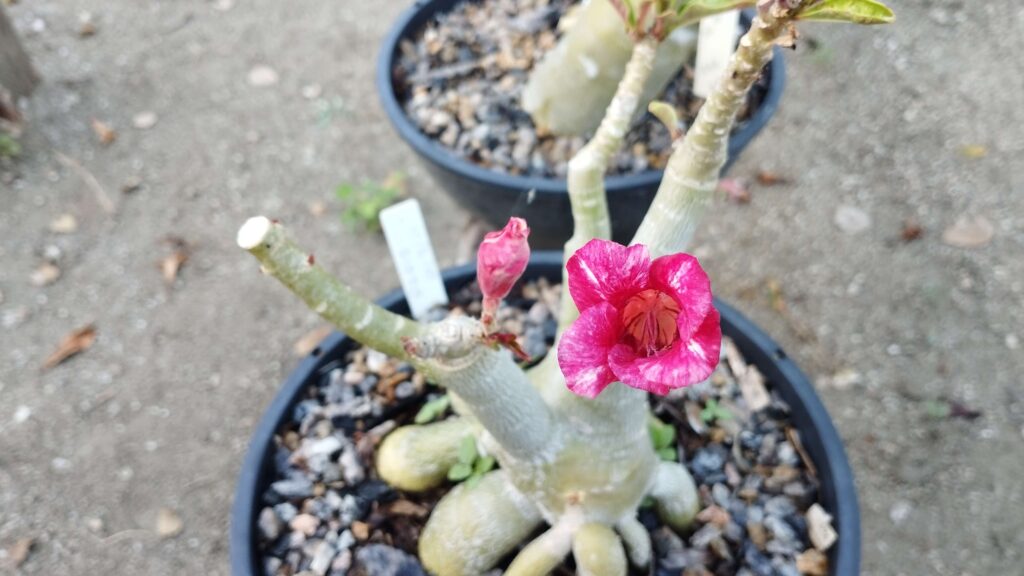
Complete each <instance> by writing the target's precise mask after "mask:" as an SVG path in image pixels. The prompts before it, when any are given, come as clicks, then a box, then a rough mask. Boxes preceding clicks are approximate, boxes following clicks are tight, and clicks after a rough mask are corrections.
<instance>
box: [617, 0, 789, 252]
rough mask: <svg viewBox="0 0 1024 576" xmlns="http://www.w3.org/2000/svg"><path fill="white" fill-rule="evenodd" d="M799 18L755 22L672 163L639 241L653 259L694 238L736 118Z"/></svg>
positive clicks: (762, 17) (765, 17) (771, 16)
mask: <svg viewBox="0 0 1024 576" xmlns="http://www.w3.org/2000/svg"><path fill="white" fill-rule="evenodd" d="M796 12H798V8H794V9H792V10H788V11H787V10H779V9H778V8H777V7H774V6H773V7H772V8H770V9H768V10H765V11H762V13H760V14H759V15H758V16H756V17H755V18H754V21H753V23H752V24H751V26H750V30H749V31H748V32H747V33H746V34H745V35H744V36H743V38H741V39H740V45H739V48H738V49H737V50H736V53H735V54H733V56H732V59H731V60H730V61H729V67H728V68H727V69H726V71H725V74H724V75H723V76H722V78H721V80H719V82H718V86H717V87H716V88H715V90H714V92H712V93H711V96H709V97H708V99H707V101H706V102H705V103H704V105H703V106H702V107H701V109H700V112H699V113H698V114H697V119H696V120H694V123H693V125H692V126H691V127H690V129H689V131H688V132H687V133H686V136H685V138H684V139H683V141H682V143H681V145H680V146H679V147H677V148H676V150H675V152H673V153H672V156H671V157H670V158H669V161H668V165H667V166H666V167H665V176H664V178H663V179H662V181H661V186H660V187H659V188H658V193H657V195H656V196H655V197H654V202H653V203H652V204H651V207H650V209H649V210H648V211H647V215H646V216H645V217H644V220H643V222H642V223H641V224H640V228H639V229H638V230H637V233H636V236H634V237H633V243H634V244H646V245H647V247H648V249H649V250H650V252H651V255H652V256H654V257H658V256H661V255H664V254H672V253H676V252H681V251H683V250H685V249H686V247H687V245H688V244H689V242H690V240H691V239H692V238H693V234H694V232H695V231H696V228H697V224H698V223H699V222H700V219H701V217H702V216H703V214H704V211H705V210H706V208H707V206H708V205H709V204H710V203H711V200H712V198H713V195H714V192H715V188H716V187H717V184H718V176H719V172H720V171H721V168H722V165H724V164H725V161H726V154H727V149H728V143H729V132H730V130H731V129H732V126H733V124H734V123H735V120H736V115H737V114H738V113H739V110H740V108H742V106H743V103H744V101H745V99H746V95H747V93H748V92H749V91H750V88H751V86H753V84H754V82H755V81H756V80H757V78H758V77H759V76H760V75H761V70H762V69H763V68H764V67H765V65H767V64H768V62H769V61H771V59H772V50H773V47H774V46H775V43H776V41H777V40H778V39H779V38H780V37H782V36H783V35H784V34H785V33H786V32H787V31H788V29H789V25H790V23H791V22H792V21H793V19H794V17H793V15H794V14H795V13H796Z"/></svg>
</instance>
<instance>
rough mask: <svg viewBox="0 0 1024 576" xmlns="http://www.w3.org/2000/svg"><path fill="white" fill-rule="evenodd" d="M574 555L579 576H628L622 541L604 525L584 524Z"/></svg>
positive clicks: (574, 548)
mask: <svg viewBox="0 0 1024 576" xmlns="http://www.w3.org/2000/svg"><path fill="white" fill-rule="evenodd" d="M572 555H573V558H575V559H576V572H577V574H579V576H626V571H627V568H628V567H627V565H626V552H625V551H624V550H623V549H622V540H619V537H618V535H616V534H615V531H613V530H612V529H611V528H609V527H608V526H605V525H604V524H596V523H591V524H584V525H583V526H582V527H581V528H580V529H579V532H577V533H576V538H575V539H574V540H573V543H572Z"/></svg>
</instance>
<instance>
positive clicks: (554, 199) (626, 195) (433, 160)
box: [377, 0, 785, 249]
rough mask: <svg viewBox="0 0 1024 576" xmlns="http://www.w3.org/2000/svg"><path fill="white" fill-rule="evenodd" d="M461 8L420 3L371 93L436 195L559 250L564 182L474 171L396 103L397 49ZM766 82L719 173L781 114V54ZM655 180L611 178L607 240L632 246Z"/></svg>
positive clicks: (393, 41)
mask: <svg viewBox="0 0 1024 576" xmlns="http://www.w3.org/2000/svg"><path fill="white" fill-rule="evenodd" d="M463 1H465V0H418V1H417V2H416V3H415V4H414V5H413V6H412V7H411V8H409V9H408V10H406V11H405V12H404V13H403V14H402V15H401V16H400V17H399V18H398V22H396V23H395V25H394V27H393V28H392V29H391V32H390V33H389V34H388V35H387V37H386V38H385V39H384V45H383V46H382V47H381V53H380V59H379V61H378V65H377V90H378V92H379V93H380V99H381V104H382V105H383V107H384V111H385V112H386V113H387V116H388V119H390V120H391V124H392V125H393V126H394V127H395V130H396V131H397V132H398V135H399V136H401V137H402V139H403V140H405V141H406V143H408V144H409V146H411V147H412V149H413V150H415V151H416V154H417V155H418V156H419V157H420V159H421V160H422V161H423V163H424V164H425V165H426V167H427V169H428V170H429V172H430V173H431V174H432V175H433V177H434V178H435V180H437V182H438V183H439V184H440V185H441V187H442V188H443V189H444V190H446V191H447V192H448V194H450V195H451V196H452V197H453V198H455V200H456V201H458V202H459V203H460V204H462V206H464V207H465V208H467V209H468V210H470V211H472V212H474V213H476V214H478V215H479V216H481V217H482V218H484V220H486V221H487V222H488V223H489V224H490V225H491V226H492V227H495V228H500V227H501V226H503V225H504V224H505V222H507V221H508V218H509V216H521V217H523V218H526V220H527V221H528V222H529V223H530V229H531V234H530V244H532V245H533V246H536V247H540V248H555V249H561V247H562V245H563V244H564V243H565V241H566V240H567V239H568V238H569V234H571V233H572V229H573V226H572V213H571V212H570V207H569V195H568V191H567V190H566V184H565V179H561V178H540V177H527V176H514V175H512V174H507V173H504V172H497V171H494V170H489V169H487V168H484V167H482V166H478V165H476V164H474V163H472V162H470V161H469V160H466V159H465V158H462V157H460V156H458V155H456V154H455V153H454V152H452V151H451V150H449V149H448V148H445V147H444V146H443V145H442V144H440V143H439V142H437V141H436V140H435V139H434V138H431V137H430V136H427V135H426V134H424V133H423V132H421V131H420V129H419V127H417V126H416V124H414V123H413V121H412V120H411V119H410V118H409V117H408V116H407V115H406V113H405V110H404V109H403V108H402V104H401V103H400V102H399V100H398V96H397V93H396V90H395V79H394V77H393V74H392V71H393V70H394V69H395V62H396V60H397V58H398V51H399V48H398V46H399V43H400V42H401V41H402V40H403V39H406V38H411V37H412V36H413V35H414V34H416V33H417V32H418V31H419V30H422V29H423V27H425V26H426V25H427V23H428V22H430V20H431V19H433V18H434V17H435V16H437V15H438V14H442V13H444V12H446V11H448V10H451V9H452V7H453V6H455V5H456V4H459V3H460V2H463ZM741 23H742V26H744V27H748V26H749V25H750V15H749V14H747V13H744V14H743V16H742V19H741ZM765 75H766V77H767V81H768V91H767V93H766V94H765V95H764V99H763V100H762V101H761V105H760V107H758V108H757V110H755V111H754V113H753V115H752V116H751V117H750V118H748V119H747V121H746V122H745V123H744V124H743V125H742V126H741V127H740V128H739V130H737V131H734V132H733V133H732V135H731V136H730V139H729V159H728V161H727V162H726V164H725V168H724V169H723V172H724V170H727V169H728V168H729V166H730V165H731V164H732V163H733V162H734V161H735V160H736V159H737V158H738V157H739V155H740V153H741V152H742V151H743V149H744V148H746V146H747V144H749V143H750V141H751V140H753V139H754V136H756V135H757V134H758V133H759V132H760V131H761V129H762V128H764V125H765V124H767V123H768V120H769V119H770V118H771V117H772V116H773V115H774V114H775V110H776V109H777V108H778V106H779V100H780V99H781V98H782V90H783V86H784V84H785V65H784V63H783V59H782V50H781V49H779V48H776V49H775V57H774V58H773V59H772V62H771V64H769V65H768V68H767V69H766V70H765ZM661 176H662V171H661V170H651V171H648V172H643V173H639V174H630V175H625V176H610V177H608V178H607V179H606V180H605V189H606V190H607V193H608V208H609V211H610V212H611V214H612V236H613V238H614V239H615V240H616V241H618V242H620V243H623V244H628V243H629V241H630V240H631V239H632V237H633V233H634V232H635V231H636V229H637V227H639V226H640V221H641V220H642V219H643V217H644V214H646V213H647V207H648V206H650V204H651V200H652V199H653V198H654V194H655V193H656V192H657V191H658V184H659V183H660V182H661ZM531 191H532V194H531V193H530V192H531Z"/></svg>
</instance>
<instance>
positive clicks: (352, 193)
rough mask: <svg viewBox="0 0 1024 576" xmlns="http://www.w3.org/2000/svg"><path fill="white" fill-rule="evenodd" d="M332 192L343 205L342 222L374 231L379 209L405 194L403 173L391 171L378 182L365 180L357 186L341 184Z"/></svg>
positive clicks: (377, 221) (376, 227)
mask: <svg viewBox="0 0 1024 576" xmlns="http://www.w3.org/2000/svg"><path fill="white" fill-rule="evenodd" d="M334 194H335V196H337V197H338V200H340V201H341V203H342V205H343V206H342V212H341V220H342V222H344V223H345V224H349V225H356V226H361V227H362V228H363V229H365V230H372V231H376V230H379V229H380V221H379V220H378V217H379V216H380V211H381V210H383V209H385V208H387V207H388V206H390V205H392V204H394V203H395V201H396V200H398V198H399V197H401V196H404V195H405V174H403V173H401V172H392V173H391V174H389V175H388V177H387V178H385V179H384V181H383V182H381V183H379V184H377V183H375V182H366V181H364V182H363V183H362V184H360V185H359V186H355V185H352V184H341V185H339V186H338V187H337V189H336V190H335V192H334Z"/></svg>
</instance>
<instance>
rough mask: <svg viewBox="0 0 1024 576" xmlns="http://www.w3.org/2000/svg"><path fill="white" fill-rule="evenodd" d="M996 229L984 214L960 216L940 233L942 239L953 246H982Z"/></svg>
mask: <svg viewBox="0 0 1024 576" xmlns="http://www.w3.org/2000/svg"><path fill="white" fill-rule="evenodd" d="M995 233H996V229H995V226H993V225H992V223H991V222H989V221H988V219H986V218H985V217H984V216H961V217H960V218H957V220H956V222H954V223H953V225H952V226H950V227H949V228H946V230H945V231H944V232H943V233H942V241H943V243H945V244H947V245H948V246H953V247H954V248H983V247H985V246H988V243H989V242H991V241H992V237H993V236H995Z"/></svg>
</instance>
